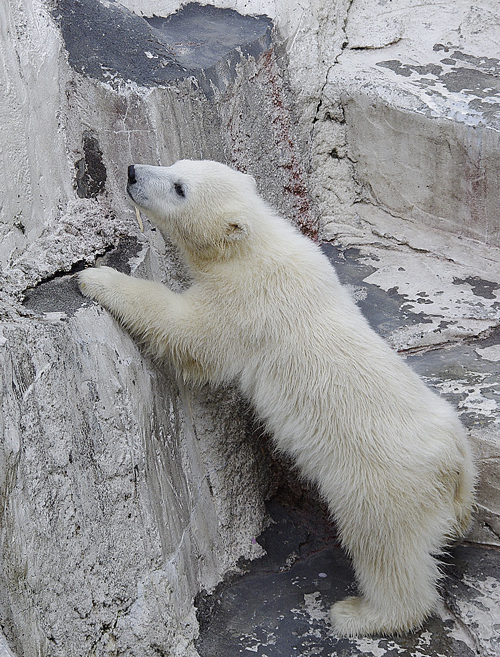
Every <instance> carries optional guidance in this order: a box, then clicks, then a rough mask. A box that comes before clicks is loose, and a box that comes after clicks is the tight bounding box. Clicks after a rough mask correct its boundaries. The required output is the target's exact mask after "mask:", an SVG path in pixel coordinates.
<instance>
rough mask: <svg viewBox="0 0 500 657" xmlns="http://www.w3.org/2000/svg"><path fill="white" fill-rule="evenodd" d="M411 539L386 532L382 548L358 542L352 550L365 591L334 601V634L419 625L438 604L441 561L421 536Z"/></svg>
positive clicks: (397, 629)
mask: <svg viewBox="0 0 500 657" xmlns="http://www.w3.org/2000/svg"><path fill="white" fill-rule="evenodd" d="M399 538H401V536H400V537H399ZM411 538H413V539H414V541H411ZM411 538H410V537H408V536H407V537H406V539H405V540H404V541H400V542H398V541H397V540H396V539H395V537H394V536H392V537H390V536H387V537H385V538H384V539H383V543H382V542H381V543H380V544H379V546H378V549H377V546H376V545H374V544H372V546H371V547H372V548H373V549H370V546H366V547H367V549H366V550H365V551H364V552H363V551H361V550H360V549H359V545H358V546H356V549H355V550H349V552H350V555H351V557H352V560H353V564H354V568H355V571H356V576H357V579H358V583H359V588H360V590H361V593H362V595H361V596H360V597H349V598H346V599H344V600H341V601H340V602H337V603H335V604H334V605H333V606H332V608H331V610H330V620H331V622H332V625H333V628H334V631H335V633H337V634H338V635H340V636H363V635H364V636H366V635H371V634H383V635H387V634H389V635H391V634H401V633H404V632H407V631H410V630H412V629H415V628H417V627H419V626H421V625H422V623H423V622H424V620H425V619H426V618H427V616H429V615H430V614H431V613H432V612H433V611H434V610H435V609H436V606H437V602H438V599H439V594H438V592H437V588H436V585H437V581H438V580H439V577H440V573H439V567H438V562H437V560H436V559H435V558H434V557H433V556H432V554H430V549H429V545H427V546H426V545H425V541H422V537H421V536H420V537H416V536H415V535H414V536H412V537H411ZM394 540H396V542H395V543H393V542H392V541H394ZM346 547H348V546H346ZM348 549H349V547H348ZM374 550H375V551H374Z"/></svg>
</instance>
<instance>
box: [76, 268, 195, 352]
mask: <svg viewBox="0 0 500 657" xmlns="http://www.w3.org/2000/svg"><path fill="white" fill-rule="evenodd" d="M78 283H79V286H80V289H81V291H82V293H83V294H84V295H85V296H87V297H90V298H91V299H94V301H97V302H98V303H100V304H101V305H102V306H104V308H106V309H107V310H109V311H110V312H111V313H112V315H114V316H115V317H116V318H117V319H118V320H119V321H120V322H121V323H122V324H123V325H124V326H125V328H126V329H127V330H128V331H130V333H131V334H132V335H133V336H134V337H136V338H138V339H139V340H140V341H141V342H142V343H143V344H144V345H145V346H146V348H147V349H148V351H149V352H150V353H151V354H152V355H153V356H155V357H159V358H163V357H165V356H169V355H170V356H171V355H172V354H173V353H174V352H175V353H176V354H177V356H178V357H179V356H180V357H181V359H182V357H184V359H189V358H191V357H192V356H191V355H190V354H189V345H188V344H186V335H187V334H188V331H186V324H187V322H188V321H189V319H188V318H192V316H193V312H192V306H191V304H190V303H189V302H188V300H187V299H186V298H185V296H184V295H183V294H177V293H175V292H172V290H169V289H168V288H167V287H165V286H164V285H162V284H161V283H156V282H153V281H147V280H144V279H140V278H133V277H132V276H127V275H126V274H122V273H121V272H118V271H116V270H115V269H112V268H111V267H97V268H92V269H85V270H84V271H82V272H80V273H79V274H78Z"/></svg>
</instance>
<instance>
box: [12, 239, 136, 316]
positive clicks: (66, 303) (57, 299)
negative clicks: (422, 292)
mask: <svg viewBox="0 0 500 657" xmlns="http://www.w3.org/2000/svg"><path fill="white" fill-rule="evenodd" d="M141 248H142V246H141V244H140V243H139V242H138V241H137V239H136V238H135V237H130V236H127V237H122V238H121V239H120V240H119V242H118V245H117V246H116V248H113V249H112V250H111V251H109V252H108V253H106V254H105V255H104V256H102V257H100V258H99V261H98V264H99V265H107V266H108V267H113V268H114V269H117V270H118V271H121V272H123V273H124V274H130V259H131V258H133V257H134V256H136V255H137V254H138V253H139V252H140V250H141ZM85 266H86V264H85V263H84V262H79V263H76V264H75V265H73V267H72V269H71V271H70V272H60V273H57V274H55V275H54V276H52V277H51V278H50V279H48V280H45V281H42V282H41V283H39V284H38V285H37V286H36V287H34V288H30V289H28V290H26V292H25V294H24V299H23V306H24V307H25V308H28V309H29V310H32V311H34V312H36V313H38V314H43V313H57V312H59V313H65V314H66V315H67V316H71V315H74V314H75V313H76V311H77V310H78V309H79V308H81V307H82V306H84V305H89V304H91V303H94V302H92V301H90V300H89V299H86V298H85V297H84V296H83V295H82V293H81V292H80V289H79V287H78V282H77V280H76V276H75V274H76V273H77V272H79V271H81V270H82V269H84V268H85Z"/></svg>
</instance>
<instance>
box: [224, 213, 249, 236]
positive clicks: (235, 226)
mask: <svg viewBox="0 0 500 657" xmlns="http://www.w3.org/2000/svg"><path fill="white" fill-rule="evenodd" d="M247 234H248V226H247V224H246V223H245V222H244V221H242V220H241V219H240V218H239V217H230V218H228V219H227V223H226V237H227V239H228V240H230V241H232V242H233V241H234V242H236V241H237V240H241V239H242V238H244V237H246V235H247Z"/></svg>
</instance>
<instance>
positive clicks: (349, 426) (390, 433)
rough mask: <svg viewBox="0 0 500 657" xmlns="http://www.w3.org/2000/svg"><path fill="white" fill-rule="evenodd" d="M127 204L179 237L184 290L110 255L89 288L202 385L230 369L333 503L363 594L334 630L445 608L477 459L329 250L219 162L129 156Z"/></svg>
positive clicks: (372, 627)
mask: <svg viewBox="0 0 500 657" xmlns="http://www.w3.org/2000/svg"><path fill="white" fill-rule="evenodd" d="M127 190H128V193H129V195H130V197H131V198H132V200H133V202H134V204H135V205H136V206H137V207H139V208H140V209H141V210H142V211H143V212H144V213H145V214H146V215H148V216H149V217H150V218H151V219H152V221H153V222H154V223H155V224H156V225H157V226H158V227H159V228H160V229H161V231H162V232H164V233H165V234H167V235H168V236H169V237H170V238H171V240H172V241H173V242H174V243H175V244H176V245H177V246H178V248H179V249H180V251H181V254H182V255H183V257H184V258H185V260H186V263H187V265H188V266H189V268H190V270H191V273H192V284H191V286H190V287H189V289H187V290H186V291H184V292H182V293H175V292H173V291H171V290H169V289H168V288H167V287H165V286H164V285H162V284H160V283H155V282H151V281H146V280H140V279H136V278H132V277H129V276H126V275H125V274H121V273H119V272H117V271H115V270H113V269H110V268H108V267H100V268H96V269H87V270H85V271H83V272H81V273H80V277H79V280H80V286H81V289H82V291H83V293H84V294H86V295H88V296H89V297H91V298H93V299H95V300H96V301H98V302H99V303H100V304H102V305H103V306H104V307H105V308H107V309H108V310H109V311H110V312H111V313H113V314H114V315H115V317H117V318H118V319H119V320H120V321H121V322H122V324H123V325H124V326H125V327H126V328H127V329H128V330H129V331H130V332H131V333H132V334H133V335H134V336H135V337H136V338H137V339H138V340H139V341H140V342H141V343H143V345H145V347H146V348H147V349H148V350H149V352H150V353H151V354H153V355H154V356H156V357H159V358H162V359H163V358H168V359H169V360H170V361H171V362H172V363H173V364H174V365H175V367H176V368H178V370H179V371H180V372H181V373H182V375H183V376H184V377H185V379H187V380H189V381H192V382H194V383H204V382H211V383H213V384H221V383H225V382H229V381H237V382H238V384H239V386H240V388H241V390H242V392H243V394H244V395H245V396H246V397H247V398H248V399H249V400H250V401H251V402H252V404H253V405H254V407H255V410H256V412H257V413H258V415H259V416H260V418H261V419H262V420H263V421H264V422H265V424H266V426H267V428H268V429H269V430H270V432H271V433H272V435H273V436H274V440H275V442H276V445H277V447H278V448H279V449H280V450H282V451H283V452H286V453H288V454H290V455H291V456H293V457H294V459H295V461H296V463H297V465H298V467H299V468H300V470H301V472H302V473H303V474H304V475H305V476H306V477H307V478H308V479H309V480H311V481H312V482H314V483H315V484H316V485H317V487H318V488H319V490H320V492H321V494H322V495H323V497H324V498H325V500H326V501H327V502H328V505H329V508H330V510H331V513H332V516H333V518H334V519H335V521H336V523H337V526H338V529H339V532H340V536H341V540H342V543H343V546H344V548H345V549H346V551H347V552H348V554H349V555H350V557H351V559H352V562H353V565H354V569H355V573H356V577H357V582H358V587H359V593H360V595H359V597H349V598H347V599H345V600H343V601H340V602H337V603H336V604H334V605H333V607H332V609H331V612H330V616H331V621H332V624H333V627H334V630H335V631H336V632H337V633H338V634H340V635H348V636H353V635H366V634H373V633H377V634H378V633H381V634H391V633H399V632H403V631H407V630H410V629H411V628H414V627H417V626H419V625H420V624H421V623H422V622H423V621H424V619H425V618H426V617H427V616H428V614H430V613H431V612H432V611H433V610H434V609H435V607H436V604H437V601H438V592H437V588H436V586H437V582H438V580H439V577H440V572H439V564H438V561H437V557H438V556H439V554H440V552H441V551H442V549H443V546H444V545H445V544H446V543H447V542H449V541H450V540H451V539H452V538H453V537H457V536H460V535H462V534H463V533H464V531H465V530H466V529H467V527H468V525H469V522H470V518H471V508H472V505H473V488H474V477H475V473H474V466H473V462H472V459H471V453H470V448H469V445H468V443H467V440H466V436H465V432H464V429H463V427H462V425H461V424H460V422H459V420H458V419H457V416H456V415H455V412H454V411H453V410H452V408H451V407H450V406H449V405H448V404H447V403H446V402H445V401H443V400H442V399H441V398H439V397H438V396H437V395H436V394H434V393H433V392H431V391H430V390H429V389H428V388H427V387H426V386H425V385H424V384H423V383H422V381H421V380H420V379H419V378H418V377H417V376H416V374H414V373H413V371H412V370H411V369H410V368H409V367H408V366H407V365H406V364H405V363H404V361H403V360H402V359H401V358H400V357H399V356H398V355H397V354H396V353H395V352H394V351H393V350H392V349H391V348H390V347H389V346H388V345H387V344H386V343H385V342H384V341H383V340H382V339H381V338H380V337H379V336H378V335H377V334H376V333H375V332H374V331H373V330H372V329H371V328H370V327H369V325H368V323H367V321H366V320H365V319H364V317H363V316H362V314H361V313H360V311H359V309H358V308H357V306H356V305H355V303H354V302H353V301H352V299H351V297H350V296H349V294H348V293H347V292H346V291H345V290H344V289H343V288H342V286H341V285H340V283H339V281H338V279H337V276H336V273H335V271H334V270H333V268H332V266H331V265H330V263H329V261H328V260H327V258H326V257H325V256H324V255H323V254H322V252H321V250H320V249H319V248H318V246H316V245H315V244H314V243H313V242H311V241H310V240H309V239H307V238H306V237H304V236H303V235H301V234H300V233H299V232H298V231H297V230H296V229H295V228H293V227H292V226H291V225H290V224H289V223H288V222H287V221H285V220H284V219H282V218H281V217H280V216H278V215H277V214H276V213H275V212H274V211H273V210H272V209H271V208H270V207H269V206H268V205H267V204H266V203H265V202H264V201H263V200H262V198H261V197H260V196H259V195H258V193H257V190H256V185H255V181H254V180H253V178H252V177H251V176H248V175H245V174H242V173H239V172H237V171H234V170H232V169H230V168H228V167H226V166H224V165H222V164H218V163H215V162H210V161H190V160H181V161H179V162H177V163H176V164H174V165H172V166H170V167H156V166H145V165H135V166H130V167H129V172H128V186H127Z"/></svg>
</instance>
